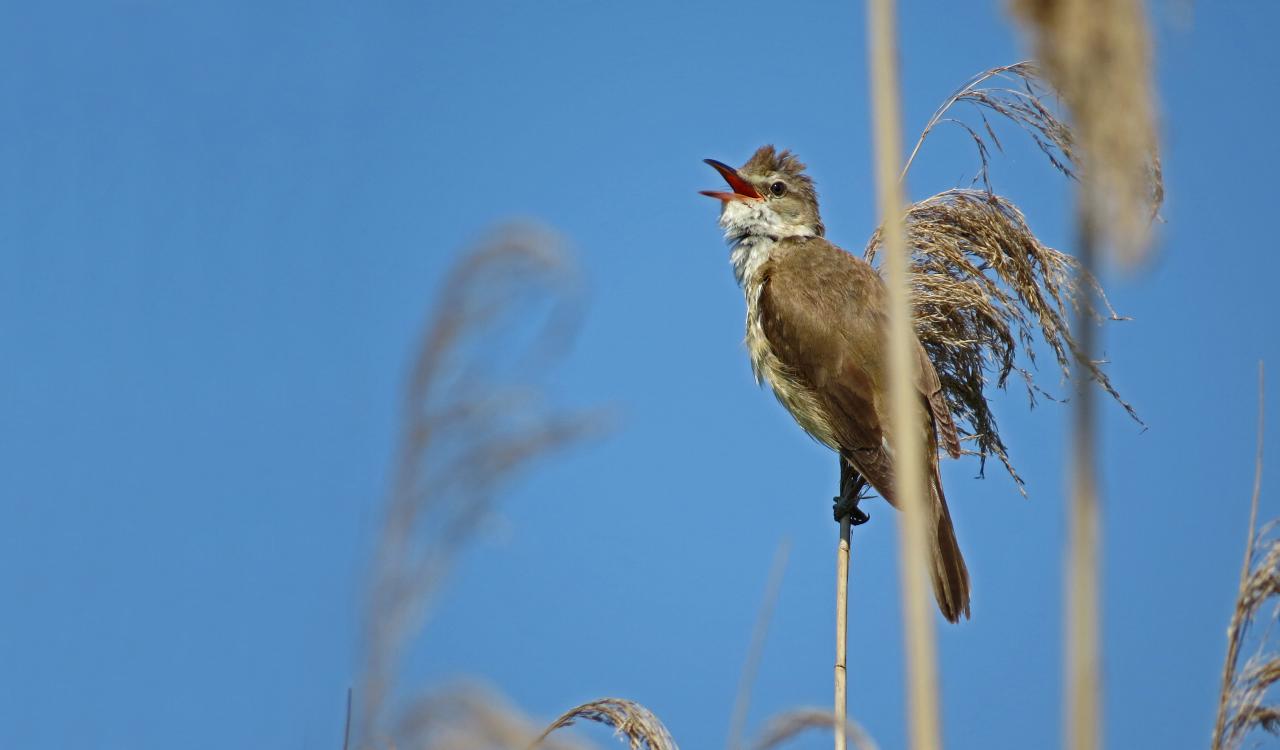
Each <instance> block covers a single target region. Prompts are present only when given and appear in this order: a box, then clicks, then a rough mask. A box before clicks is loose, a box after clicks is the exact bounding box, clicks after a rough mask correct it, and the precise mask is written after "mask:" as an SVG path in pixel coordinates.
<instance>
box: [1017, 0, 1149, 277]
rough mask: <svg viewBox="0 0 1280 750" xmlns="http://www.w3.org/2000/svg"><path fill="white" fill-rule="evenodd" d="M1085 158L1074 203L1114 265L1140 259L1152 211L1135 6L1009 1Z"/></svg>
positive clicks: (1125, 0) (1145, 59) (1142, 53)
mask: <svg viewBox="0 0 1280 750" xmlns="http://www.w3.org/2000/svg"><path fill="white" fill-rule="evenodd" d="M1010 8H1011V10H1012V12H1013V14H1014V16H1015V17H1016V18H1017V19H1018V20H1019V21H1020V22H1021V23H1022V25H1023V26H1024V27H1025V28H1027V30H1028V31H1029V32H1030V35H1031V37H1032V44H1033V46H1034V48H1035V51H1036V58H1037V59H1038V60H1039V61H1040V62H1041V64H1042V65H1043V67H1044V73H1045V78H1046V79H1047V80H1048V81H1049V82H1050V83H1051V84H1052V85H1053V87H1054V89H1055V90H1057V91H1058V92H1059V93H1060V94H1061V95H1062V98H1063V99H1064V100H1065V102H1066V104H1067V109H1068V111H1069V112H1070V113H1071V118H1072V123H1073V125H1074V128H1075V132H1076V134H1077V141H1076V142H1077V143H1079V145H1080V148H1081V150H1082V151H1083V152H1084V154H1085V165H1084V166H1085V169H1083V170H1082V174H1081V178H1082V180H1083V182H1084V189H1083V190H1081V191H1080V192H1079V194H1078V199H1079V200H1080V201H1081V202H1082V203H1083V204H1087V206H1086V210H1087V211H1088V213H1089V215H1091V216H1092V217H1093V219H1094V221H1095V222H1096V229H1097V231H1098V232H1099V237H1098V239H1099V240H1101V241H1102V242H1103V243H1104V244H1106V245H1108V246H1110V247H1111V248H1112V249H1113V250H1114V251H1115V252H1116V254H1117V257H1118V258H1119V260H1120V261H1121V262H1123V263H1124V264H1126V265H1129V266H1133V265H1135V264H1136V263H1138V262H1139V261H1141V260H1142V259H1143V257H1144V254H1145V251H1146V247H1147V241H1148V238H1149V237H1148V235H1149V229H1150V223H1151V222H1150V219H1151V217H1152V215H1153V212H1152V210H1151V209H1152V206H1155V205H1159V201H1160V198H1161V195H1160V193H1159V192H1158V189H1157V190H1156V191H1154V192H1153V190H1152V188H1153V186H1158V185H1159V184H1160V182H1159V179H1158V176H1159V171H1160V160H1159V158H1158V157H1157V155H1156V154H1157V150H1158V149H1157V141H1156V121H1155V118H1156V114H1155V112H1156V107H1155V102H1154V94H1153V92H1152V86H1151V45H1150V40H1149V34H1148V32H1147V24H1146V18H1145V15H1144V12H1143V7H1142V2H1141V0H1012V2H1011V3H1010Z"/></svg>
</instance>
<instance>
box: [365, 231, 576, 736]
mask: <svg viewBox="0 0 1280 750" xmlns="http://www.w3.org/2000/svg"><path fill="white" fill-rule="evenodd" d="M575 289H576V285H575V281H574V276H573V273H572V270H571V267H570V265H569V262H568V260H567V258H566V257H565V255H564V254H563V253H562V252H561V251H560V250H559V249H558V244H557V243H556V241H555V240H554V238H552V237H551V236H550V235H549V234H547V233H546V232H539V231H535V230H532V229H523V230H514V229H513V230H510V231H507V232H505V233H503V234H500V235H499V236H497V237H496V238H495V239H494V240H492V241H491V242H489V243H488V244H486V245H484V246H482V247H480V248H479V249H477V250H475V251H473V252H471V253H469V254H467V255H465V256H464V257H463V258H462V259H461V260H460V261H459V262H458V263H457V264H456V265H455V266H454V268H453V269H452V271H451V272H450V273H449V274H448V275H447V277H446V279H445V282H444V284H442V285H441V288H440V292H439V294H438V296H437V301H436V304H435V306H434V310H433V312H432V313H431V315H430V316H429V318H428V322H427V325H426V328H425V331H424V333H423V336H422V339H421V344H420V345H419V349H418V352H417V356H416V358H415V360H414V364H413V367H412V370H411V373H410V377H409V381H408V383H407V385H406V389H405V393H404V402H403V410H402V414H403V425H402V428H401V437H400V444H399V449H398V451H399V452H398V457H397V459H396V466H395V469H394V472H395V473H394V477H393V484H392V488H391V492H390V497H389V500H388V504H387V509H386V515H385V518H384V520H383V525H382V528H381V531H380V533H379V539H378V545H377V551H376V558H375V561H374V568H373V571H372V575H373V580H372V584H371V587H372V593H371V597H370V602H369V609H368V613H367V617H368V620H367V623H366V628H367V634H366V638H367V649H368V653H367V656H366V659H367V661H366V665H365V675H364V680H363V691H362V694H361V696H360V697H361V708H360V711H359V713H358V719H359V721H358V724H357V727H358V729H357V736H358V737H361V738H363V740H362V742H361V743H360V746H361V747H369V746H383V745H386V746H408V745H413V746H419V747H421V746H425V743H423V742H419V741H416V739H415V738H417V737H419V735H417V734H415V735H413V736H409V735H404V734H398V732H403V731H405V727H407V726H410V725H412V726H413V727H414V728H415V730H414V731H415V732H418V731H422V727H423V726H424V725H423V724H422V723H421V722H420V721H419V722H417V723H413V722H408V721H406V720H405V719H401V720H395V719H389V718H388V716H387V714H388V709H387V704H388V702H389V701H388V698H389V696H391V695H392V693H393V692H394V690H395V683H396V667H397V665H398V663H399V661H400V658H399V657H400V654H401V653H402V651H403V649H404V647H405V645H406V644H407V641H408V639H409V638H410V636H411V635H412V634H413V632H414V631H415V630H416V629H417V627H418V626H419V625H420V624H421V621H422V618H423V617H424V614H425V610H426V608H427V606H428V605H429V603H430V601H431V598H432V596H433V594H434V593H435V591H436V590H437V588H438V587H439V586H440V584H441V583H442V582H443V580H444V578H445V575H446V573H447V572H448V569H449V566H450V563H451V562H452V560H453V558H454V556H455V554H456V552H457V551H458V549H459V548H460V547H461V546H462V545H463V544H464V543H465V542H466V541H468V540H469V539H470V538H471V536H472V534H473V533H474V532H475V530H476V528H477V527H478V526H479V524H480V523H481V522H482V521H483V520H484V518H485V517H486V515H487V514H488V513H489V511H490V509H491V508H492V505H493V501H494V498H495V496H496V494H497V492H498V491H499V490H500V489H501V488H503V487H504V486H506V485H508V484H509V483H510V481H511V480H512V479H513V478H514V477H515V476H516V475H517V474H518V473H519V472H520V471H522V470H524V469H526V468H528V467H529V466H531V465H533V464H535V463H537V462H538V461H539V460H543V459H545V458H546V457H547V456H549V455H551V454H552V453H554V452H555V451H557V450H559V449H562V448H564V447H565V446H567V445H568V444H570V443H573V442H574V441H576V440H579V439H580V438H582V437H584V436H585V435H587V434H589V433H590V432H592V431H594V430H595V429H597V427H598V425H599V419H598V417H597V415H595V414H588V413H584V412H565V411H562V410H558V409H554V408H552V407H550V406H548V405H547V404H546V403H545V402H546V397H545V395H544V393H543V390H542V388H541V387H540V385H539V382H538V376H539V375H540V374H541V373H542V372H544V371H545V370H546V368H547V366H549V365H551V364H553V363H554V361H555V360H556V358H557V355H558V354H559V353H560V351H561V348H562V345H563V344H564V342H565V341H567V339H568V338H569V333H570V331H571V328H572V324H573V322H574V321H575V320H576V318H577V310H578V308H577V305H576V301H577V296H576V294H575ZM433 705H436V706H439V705H441V704H440V702H439V701H437V702H436V703H435V704H433ZM450 705H453V706H454V707H455V708H456V707H457V706H459V705H462V704H459V703H457V702H455V703H453V704H450ZM467 705H471V704H467ZM470 713H472V714H474V713H475V712H474V711H471V712H470ZM430 715H431V716H433V717H439V716H442V713H441V712H440V711H439V710H435V711H433V712H431V714H430ZM469 746H470V747H478V745H469Z"/></svg>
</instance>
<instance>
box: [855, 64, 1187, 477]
mask: <svg viewBox="0 0 1280 750" xmlns="http://www.w3.org/2000/svg"><path fill="white" fill-rule="evenodd" d="M1054 96H1055V93H1054V91H1053V90H1052V89H1051V88H1049V86H1048V85H1047V84H1046V83H1045V82H1044V81H1043V80H1041V78H1040V77H1039V70H1038V68H1037V67H1036V65H1034V64H1033V63H1030V62H1019V63H1015V64H1013V65H1005V66H1001V67H996V68H991V69H989V70H986V71H983V72H982V73H979V74H978V75H976V76H974V77H973V78H971V79H970V80H969V81H968V82H967V83H966V84H965V85H964V86H962V87H960V88H959V89H958V90H956V92H954V93H953V94H952V95H951V96H950V97H948V98H947V99H946V100H945V101H944V102H943V103H942V105H941V106H940V107H939V108H938V110H937V111H936V112H935V113H934V114H933V116H932V117H931V118H930V119H929V121H928V122H927V123H926V124H925V127H924V129H923V131H922V132H921V134H920V137H919V138H918V139H917V140H916V144H915V147H914V148H913V150H912V152H911V155H910V157H908V159H907V162H906V165H905V166H904V167H903V170H902V175H901V176H902V177H903V178H905V177H906V175H907V173H908V171H909V170H910V168H911V166H912V165H913V164H914V163H915V159H916V157H917V156H918V155H919V153H920V152H921V150H922V148H923V146H924V143H925V140H926V139H927V138H928V137H929V135H930V134H931V133H932V132H933V130H934V129H935V128H936V127H937V126H938V125H940V124H942V123H948V124H954V125H956V126H958V127H961V128H963V129H964V130H965V132H967V133H968V134H969V136H970V137H971V138H972V140H973V142H974V144H975V146H976V148H977V155H978V159H979V177H980V180H981V182H982V184H983V186H984V189H983V190H973V189H968V190H964V189H958V190H948V191H946V192H943V193H939V194H938V195H934V196H932V197H929V198H926V199H924V200H922V201H920V202H918V203H915V204H912V205H911V206H909V207H908V208H907V210H906V223H907V243H908V246H909V247H911V249H912V267H911V273H912V284H913V287H914V291H915V312H916V318H915V322H916V335H917V337H918V338H919V339H920V341H921V343H922V344H924V346H925V349H926V350H927V351H928V352H929V356H930V359H931V360H932V361H933V364H934V367H935V369H937V371H938V375H939V377H940V378H941V380H942V385H943V393H944V394H945V395H946V397H947V401H948V404H949V405H950V406H951V409H952V416H953V418H954V421H955V422H956V425H957V426H958V427H959V428H960V430H961V432H962V433H963V434H964V435H965V436H967V437H969V438H970V440H971V441H972V442H973V444H974V446H975V448H976V450H975V451H970V452H971V453H976V455H977V456H978V458H979V460H980V462H981V467H980V472H981V469H982V468H985V464H986V458H987V457H988V456H992V455H994V456H996V457H997V458H999V459H1000V461H1001V463H1002V464H1003V465H1004V467H1005V470H1006V471H1008V472H1009V475H1010V476H1011V477H1012V478H1013V479H1014V481H1015V482H1016V483H1017V485H1018V488H1019V491H1021V492H1022V493H1023V494H1024V495H1025V494H1026V490H1025V487H1024V486H1023V482H1022V479H1021V477H1020V476H1019V475H1018V472H1017V470H1016V468H1015V467H1014V465H1013V463H1012V461H1011V460H1010V457H1009V453H1008V449H1007V447H1006V446H1005V444H1004V441H1003V440H1002V439H1001V437H1000V432H999V426H998V424H997V423H996V420H995V416H994V414H993V412H992V411H991V408H990V405H989V403H988V400H987V399H988V395H987V385H988V383H990V382H994V383H995V385H996V386H997V387H1000V388H1004V387H1005V385H1006V382H1007V379H1008V376H1009V375H1010V374H1012V373H1015V372H1016V373H1017V374H1018V375H1019V376H1020V377H1021V378H1022V380H1023V381H1024V383H1025V385H1026V387H1027V395H1028V398H1029V401H1030V403H1031V404H1032V405H1033V406H1034V404H1035V401H1036V396H1037V394H1042V395H1046V396H1048V394H1047V392H1046V391H1045V390H1044V389H1043V388H1041V387H1040V386H1039V385H1038V384H1037V383H1036V381H1035V379H1034V377H1033V372H1034V370H1035V366H1036V357H1035V344H1036V340H1037V339H1039V340H1041V341H1043V342H1044V343H1046V344H1047V345H1048V346H1049V348H1050V349H1051V350H1052V351H1053V354H1054V357H1055V358H1056V359H1057V362H1058V365H1059V368H1060V370H1061V371H1062V375H1063V377H1064V378H1067V377H1069V375H1070V368H1071V365H1072V362H1073V360H1074V361H1075V362H1079V363H1083V366H1084V369H1085V370H1086V371H1087V374H1088V375H1089V377H1091V378H1092V379H1093V380H1095V381H1096V382H1097V383H1098V384H1099V385H1101V386H1102V388H1103V389H1104V390H1106V391H1107V393H1108V394H1110V395H1111V396H1112V398H1114V399H1115V400H1116V401H1117V402H1118V403H1119V404H1120V405H1121V406H1122V407H1124V409H1125V411H1126V412H1128V413H1129V415H1130V416H1131V417H1132V418H1133V419H1134V420H1135V421H1137V422H1138V423H1139V424H1141V419H1139V418H1138V415H1137V413H1136V412H1135V411H1134V409H1133V407H1132V406H1130V405H1129V404H1128V403H1127V402H1125V401H1124V399H1122V398H1121V397H1120V394H1119V393H1118V392H1117V391H1116V389H1115V388H1114V387H1113V386H1112V384H1111V382H1110V380H1109V378H1108V377H1107V375H1106V373H1105V372H1104V371H1103V369H1102V364H1103V363H1102V362H1099V361H1097V360H1095V359H1094V358H1093V357H1091V356H1085V354H1084V349H1083V347H1081V346H1080V342H1079V338H1078V336H1077V334H1076V333H1074V332H1073V328H1072V327H1071V326H1070V325H1069V322H1068V311H1069V310H1070V309H1078V308H1079V307H1081V306H1082V305H1083V304H1084V303H1085V302H1091V301H1092V300H1091V297H1096V298H1097V300H1098V302H1097V304H1098V305H1099V307H1100V308H1101V309H1102V310H1104V311H1105V312H1106V315H1107V317H1108V319H1110V320H1123V319H1124V318H1121V317H1120V316H1118V315H1117V314H1116V313H1115V311H1114V310H1113V309H1112V308H1111V305H1110V303H1109V302H1108V301H1107V299H1106V296H1105V295H1104V294H1103V291H1102V288H1101V286H1100V285H1099V284H1098V283H1097V281H1096V279H1095V277H1094V276H1093V274H1092V273H1089V272H1085V271H1084V269H1083V268H1082V267H1081V265H1080V263H1079V261H1078V260H1076V259H1075V258H1073V257H1071V256H1070V255H1067V254H1065V253H1061V252H1059V251H1057V250H1054V249H1053V248H1051V247H1048V246H1047V245H1045V244H1044V243H1042V242H1041V241H1040V240H1039V239H1038V238H1037V237H1036V235H1035V233H1034V232H1033V231H1032V230H1031V227H1030V225H1029V224H1028V223H1027V220H1026V218H1025V217H1024V216H1023V214H1022V212H1021V211H1020V210H1018V208H1017V206H1016V205H1014V204H1013V202H1012V201H1010V200H1008V199H1007V198H1004V197H1002V196H1000V195H997V194H995V193H994V192H993V191H992V188H991V179H990V159H991V153H992V151H991V149H992V147H994V148H995V149H997V150H1002V149H1003V146H1002V144H1001V143H1000V140H999V138H998V137H997V135H996V129H995V128H994V127H993V126H992V120H991V119H990V118H989V115H998V116H1000V117H1001V118H1004V119H1007V120H1009V121H1010V122H1012V123H1013V124H1014V125H1015V126H1017V127H1018V128H1019V129H1020V130H1021V131H1023V132H1025V133H1026V134H1027V135H1029V136H1030V137H1031V139H1032V141H1033V142H1034V143H1035V144H1036V146H1037V147H1038V148H1039V149H1040V150H1041V151H1042V152H1043V153H1044V154H1045V156H1046V158H1047V159H1048V160H1049V162H1050V164H1052V165H1053V166H1054V167H1055V168H1056V169H1057V170H1058V171H1060V172H1061V173H1062V174H1064V175H1066V176H1067V177H1068V178H1071V179H1074V178H1075V176H1076V174H1077V173H1078V172H1079V171H1081V170H1082V168H1083V161H1082V157H1081V155H1080V153H1079V149H1077V148H1076V147H1075V136H1074V134H1073V133H1072V130H1071V128H1070V127H1069V126H1068V125H1067V124H1066V123H1064V122H1063V121H1062V120H1061V119H1060V118H1059V117H1058V115H1057V114H1056V113H1055V111H1054V109H1055V108H1054V106H1053V98H1054ZM960 104H967V105H970V106H971V107H973V108H974V109H975V110H976V111H977V114H978V117H979V120H980V125H979V124H978V123H973V124H970V123H969V122H966V121H965V120H964V119H962V118H961V116H960V115H959V114H958V113H957V111H955V108H956V107H957V106H958V105H960ZM988 142H989V143H988ZM1152 153H1153V156H1152V161H1151V163H1152V165H1153V167H1152V169H1151V170H1150V171H1149V173H1148V178H1149V179H1150V183H1149V185H1148V186H1147V193H1148V194H1149V195H1150V198H1151V203H1150V211H1151V213H1154V212H1155V211H1156V210H1157V209H1158V207H1159V203H1160V200H1161V199H1162V197H1163V194H1164V189H1163V185H1162V184H1161V182H1160V179H1161V175H1160V172H1159V160H1158V159H1157V158H1155V156H1154V152H1152ZM881 242H882V240H881V233H880V232H879V231H877V232H876V233H875V234H874V235H873V236H872V237H871V240H870V241H869V242H868V244H867V248H866V252H865V255H866V258H867V260H869V261H873V260H874V259H875V257H876V255H877V253H878V251H879V249H880V246H881ZM1090 309H1092V308H1090ZM1090 315H1091V318H1093V317H1096V316H1093V315H1092V313H1091V314H1090ZM1050 398H1052V397H1051V396H1050Z"/></svg>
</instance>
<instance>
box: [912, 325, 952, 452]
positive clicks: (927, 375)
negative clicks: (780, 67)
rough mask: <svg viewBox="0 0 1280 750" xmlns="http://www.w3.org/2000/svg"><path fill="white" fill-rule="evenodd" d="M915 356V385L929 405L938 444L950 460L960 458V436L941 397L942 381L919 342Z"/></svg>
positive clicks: (949, 410) (949, 408) (945, 400)
mask: <svg viewBox="0 0 1280 750" xmlns="http://www.w3.org/2000/svg"><path fill="white" fill-rule="evenodd" d="M916 356H917V358H918V360H919V362H920V379H919V381H917V385H918V386H919V388H920V393H922V394H924V398H925V401H926V402H927V403H928V404H929V413H930V414H931V415H932V416H933V426H934V429H935V430H937V436H938V440H939V442H941V443H942V447H943V449H944V450H946V452H947V455H949V456H951V457H952V458H960V435H959V434H958V433H957V432H956V423H955V422H953V421H952V420H951V407H949V406H947V399H946V397H945V396H943V395H942V381H941V380H939V379H938V371H937V370H935V369H934V368H933V362H931V361H929V355H928V354H927V353H925V350H924V347H923V346H921V345H920V342H918V341H917V342H916Z"/></svg>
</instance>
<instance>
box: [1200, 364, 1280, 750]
mask: <svg viewBox="0 0 1280 750" xmlns="http://www.w3.org/2000/svg"><path fill="white" fill-rule="evenodd" d="M1263 403H1264V402H1263V369H1262V364H1261V363H1259V364H1258V436H1257V454H1256V455H1255V457H1254V469H1253V496H1252V500H1251V502H1250V507H1249V534H1248V537H1247V538H1246V544H1245V555H1244V563H1243V565H1242V566H1241V569H1240V588H1239V593H1238V594H1237V596H1236V606H1235V610H1234V611H1233V612H1232V613H1231V624H1230V626H1228V628H1227V656H1226V659H1225V660H1224V662H1223V665H1222V689H1221V691H1220V693H1219V696H1218V716H1217V721H1216V722H1215V724H1214V729H1213V742H1212V745H1211V747H1212V748H1213V750H1234V748H1238V747H1240V746H1241V745H1242V744H1243V743H1244V740H1245V738H1246V737H1247V736H1248V735H1249V733H1250V732H1252V731H1254V730H1256V729H1262V730H1264V731H1267V732H1271V733H1272V734H1280V705H1277V704H1275V703H1272V704H1270V705H1268V704H1267V702H1266V701H1267V695H1268V693H1269V692H1270V691H1271V688H1272V687H1273V686H1275V685H1276V683H1277V682H1280V652H1278V651H1277V649H1276V647H1275V645H1274V644H1273V643H1272V642H1271V641H1270V636H1271V633H1270V630H1271V629H1270V628H1267V630H1266V632H1264V633H1263V634H1262V636H1261V637H1260V638H1259V639H1258V642H1257V644H1256V647H1255V651H1254V654H1253V656H1251V657H1250V658H1249V659H1248V661H1246V662H1245V664H1244V666H1243V668H1242V667H1241V666H1240V653H1241V651H1242V650H1243V648H1244V645H1245V640H1246V639H1247V638H1248V635H1249V632H1250V631H1251V630H1256V627H1255V624H1256V622H1257V620H1258V616H1259V614H1260V613H1261V612H1262V608H1263V605H1264V604H1266V603H1267V602H1272V601H1277V600H1278V598H1280V537H1277V536H1276V534H1275V533H1274V531H1275V528H1276V524H1275V523H1272V524H1270V525H1269V526H1268V528H1266V529H1263V531H1262V532H1261V533H1258V534H1256V535H1255V533H1254V531H1255V529H1256V527H1257V521H1258V499H1259V497H1260V496H1261V494H1262V438H1263ZM1278 615H1280V607H1273V608H1272V609H1271V611H1270V613H1269V615H1268V616H1267V619H1268V624H1269V625H1274V624H1275V622H1276V620H1277V616H1278Z"/></svg>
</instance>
